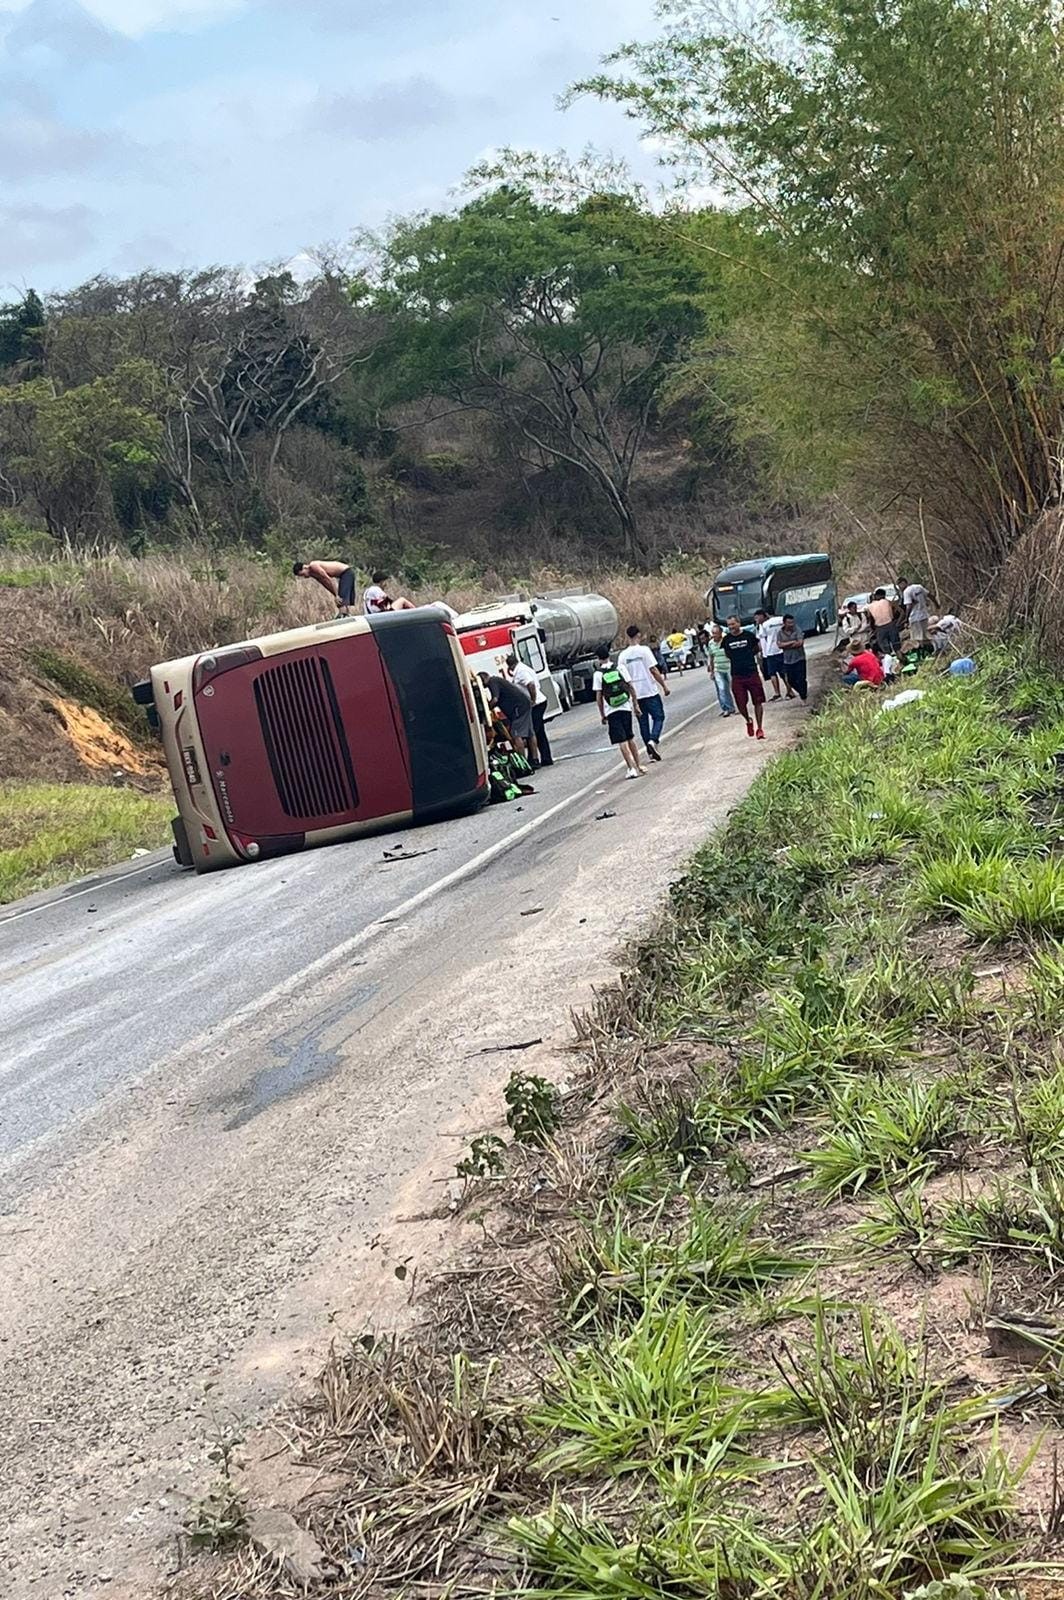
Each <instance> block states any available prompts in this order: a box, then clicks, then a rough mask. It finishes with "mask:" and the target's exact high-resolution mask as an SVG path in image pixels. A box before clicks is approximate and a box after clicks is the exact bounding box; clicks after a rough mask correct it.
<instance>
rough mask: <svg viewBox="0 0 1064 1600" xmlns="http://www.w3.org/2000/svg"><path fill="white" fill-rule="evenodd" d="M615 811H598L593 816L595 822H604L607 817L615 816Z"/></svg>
mask: <svg viewBox="0 0 1064 1600" xmlns="http://www.w3.org/2000/svg"><path fill="white" fill-rule="evenodd" d="M616 815H617V813H616V811H600V812H599V813H598V815H597V816H596V818H595V821H596V822H605V820H606V818H607V817H615V816H616Z"/></svg>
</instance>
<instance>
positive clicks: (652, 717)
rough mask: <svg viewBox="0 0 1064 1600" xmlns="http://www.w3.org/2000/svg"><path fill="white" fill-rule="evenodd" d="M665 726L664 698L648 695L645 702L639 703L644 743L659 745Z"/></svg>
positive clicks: (657, 695)
mask: <svg viewBox="0 0 1064 1600" xmlns="http://www.w3.org/2000/svg"><path fill="white" fill-rule="evenodd" d="M664 726H665V706H664V703H663V701H662V698H661V696H660V694H648V695H647V697H646V699H645V700H640V702H639V731H640V733H641V734H642V735H643V743H644V744H647V745H650V744H657V742H658V740H659V739H660V738H661V730H662V728H663V727H664Z"/></svg>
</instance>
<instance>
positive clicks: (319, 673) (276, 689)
mask: <svg viewBox="0 0 1064 1600" xmlns="http://www.w3.org/2000/svg"><path fill="white" fill-rule="evenodd" d="M255 704H256V706H257V707H258V712H259V724H260V726H261V728H262V738H263V742H264V744H265V746H266V754H267V757H268V759H269V763H270V771H271V772H272V773H273V781H274V783H275V785H276V787H277V798H278V799H279V801H280V802H281V809H282V810H283V811H284V813H285V815H286V816H288V817H293V818H296V819H297V820H300V821H305V820H308V819H310V818H313V817H335V816H341V815H343V814H345V813H347V812H349V811H354V810H355V808H356V807H357V805H358V791H357V789H356V787H355V774H354V771H353V770H352V767H351V752H350V750H349V749H348V747H347V739H346V737H345V735H344V727H343V723H342V722H341V720H340V710H339V706H338V705H337V703H336V693H335V690H334V689H333V682H332V674H331V673H330V671H329V667H328V664H327V663H326V662H325V661H323V660H322V659H321V657H320V656H312V657H307V656H303V657H299V658H297V659H296V660H295V661H285V662H282V663H280V664H279V665H278V666H275V667H267V668H266V669H265V670H264V671H263V672H260V673H259V675H258V677H257V678H256V679H255Z"/></svg>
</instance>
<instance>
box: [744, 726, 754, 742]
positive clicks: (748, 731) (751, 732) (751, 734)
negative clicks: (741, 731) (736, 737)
mask: <svg viewBox="0 0 1064 1600" xmlns="http://www.w3.org/2000/svg"><path fill="white" fill-rule="evenodd" d="M746 734H747V738H749V739H752V738H753V737H754V725H753V723H752V722H747V724H746Z"/></svg>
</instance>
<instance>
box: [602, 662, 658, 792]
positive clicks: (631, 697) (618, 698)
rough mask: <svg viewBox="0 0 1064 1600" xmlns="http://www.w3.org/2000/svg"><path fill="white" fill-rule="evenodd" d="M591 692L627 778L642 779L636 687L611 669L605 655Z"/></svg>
mask: <svg viewBox="0 0 1064 1600" xmlns="http://www.w3.org/2000/svg"><path fill="white" fill-rule="evenodd" d="M592 688H593V689H594V692H595V702H596V704H597V706H598V709H599V716H600V717H601V718H602V725H603V727H604V728H608V729H609V735H610V744H615V745H616V746H617V748H618V749H619V750H620V752H621V758H622V760H623V761H624V764H625V766H626V767H627V768H628V776H629V777H630V778H641V777H643V775H644V773H645V771H646V768H645V767H642V766H640V764H639V749H638V747H637V745H636V742H635V724H634V721H633V718H637V717H638V716H639V700H638V698H637V697H636V692H635V689H634V687H633V685H632V684H631V682H630V681H629V680H627V679H626V678H624V677H623V676H622V674H621V673H620V672H619V671H618V669H617V668H616V667H615V666H613V665H612V663H611V661H610V658H609V656H608V655H604V656H600V657H599V662H598V668H597V670H596V672H595V676H594V678H593V679H592Z"/></svg>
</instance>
